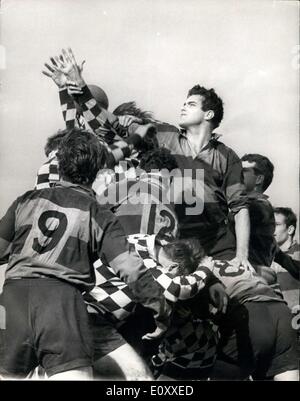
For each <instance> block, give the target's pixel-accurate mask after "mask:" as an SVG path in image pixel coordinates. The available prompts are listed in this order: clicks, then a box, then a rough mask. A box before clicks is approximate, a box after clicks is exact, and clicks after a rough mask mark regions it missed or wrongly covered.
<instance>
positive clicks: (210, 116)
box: [205, 110, 215, 121]
mask: <svg viewBox="0 0 300 401" xmlns="http://www.w3.org/2000/svg"><path fill="white" fill-rule="evenodd" d="M214 116H215V112H214V111H213V110H207V111H206V112H205V120H207V121H209V120H212V119H213V118H214Z"/></svg>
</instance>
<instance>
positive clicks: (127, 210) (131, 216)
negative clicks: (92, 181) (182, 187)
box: [97, 173, 178, 245]
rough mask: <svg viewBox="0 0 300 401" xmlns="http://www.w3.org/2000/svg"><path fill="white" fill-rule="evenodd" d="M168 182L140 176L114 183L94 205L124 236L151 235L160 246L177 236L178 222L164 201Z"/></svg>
mask: <svg viewBox="0 0 300 401" xmlns="http://www.w3.org/2000/svg"><path fill="white" fill-rule="evenodd" d="M165 180H168V179H164V178H163V177H162V176H161V175H160V174H151V173H143V174H142V175H141V176H140V178H137V179H131V180H122V181H120V182H114V183H112V184H111V185H109V186H108V188H107V189H106V190H105V191H104V192H103V194H101V195H99V196H97V199H98V202H99V203H100V204H102V205H107V206H108V207H110V209H111V210H112V211H113V212H114V213H115V215H116V216H117V217H118V219H119V221H120V223H121V224H122V226H123V228H124V231H125V233H126V235H132V234H150V235H152V234H155V235H156V241H157V242H158V243H161V244H162V245H164V244H166V243H168V242H170V241H172V240H174V239H175V238H177V237H178V221H177V216H176V214H175V211H174V206H173V204H171V202H170V201H169V199H168V195H167V192H168V181H165Z"/></svg>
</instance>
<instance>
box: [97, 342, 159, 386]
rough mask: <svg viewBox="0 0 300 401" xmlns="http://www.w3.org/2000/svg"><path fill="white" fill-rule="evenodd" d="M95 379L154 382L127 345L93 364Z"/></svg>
mask: <svg viewBox="0 0 300 401" xmlns="http://www.w3.org/2000/svg"><path fill="white" fill-rule="evenodd" d="M93 367H94V372H95V378H96V379H100V380H154V377H153V375H152V373H151V371H150V369H149V368H148V366H147V364H146V362H145V361H144V360H143V359H142V358H141V357H140V356H139V354H138V353H137V352H136V351H135V350H134V348H133V347H131V345H129V344H123V345H121V347H119V348H117V349H115V350H114V351H112V352H110V353H109V354H108V355H105V356H104V357H103V358H100V359H98V360H97V361H95V362H94V365H93Z"/></svg>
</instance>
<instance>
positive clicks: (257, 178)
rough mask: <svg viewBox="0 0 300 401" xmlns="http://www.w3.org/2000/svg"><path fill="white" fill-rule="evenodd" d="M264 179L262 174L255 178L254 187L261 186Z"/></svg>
mask: <svg viewBox="0 0 300 401" xmlns="http://www.w3.org/2000/svg"><path fill="white" fill-rule="evenodd" d="M264 179H265V177H264V176H263V175H262V174H258V175H257V176H256V185H262V184H263V182H264Z"/></svg>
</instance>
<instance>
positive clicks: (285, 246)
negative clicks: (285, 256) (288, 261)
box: [279, 237, 293, 252]
mask: <svg viewBox="0 0 300 401" xmlns="http://www.w3.org/2000/svg"><path fill="white" fill-rule="evenodd" d="M292 243H293V238H292V237H288V239H287V240H286V241H285V242H284V243H283V244H281V245H280V247H279V248H280V249H281V250H282V252H287V251H288V250H289V249H290V247H291V245H292Z"/></svg>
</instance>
